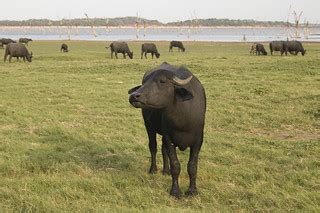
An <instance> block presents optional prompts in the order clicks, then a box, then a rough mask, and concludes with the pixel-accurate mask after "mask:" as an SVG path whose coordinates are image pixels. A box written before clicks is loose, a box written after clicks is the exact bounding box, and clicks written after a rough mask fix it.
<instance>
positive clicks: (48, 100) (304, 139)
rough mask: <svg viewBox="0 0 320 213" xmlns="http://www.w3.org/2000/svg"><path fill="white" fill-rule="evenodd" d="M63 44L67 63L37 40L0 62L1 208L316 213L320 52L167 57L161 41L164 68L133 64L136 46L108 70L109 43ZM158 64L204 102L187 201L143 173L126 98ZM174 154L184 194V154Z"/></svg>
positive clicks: (198, 52)
mask: <svg viewBox="0 0 320 213" xmlns="http://www.w3.org/2000/svg"><path fill="white" fill-rule="evenodd" d="M67 43H68V44H69V48H70V50H71V51H70V53H68V54H63V53H59V49H60V44H61V42H56V41H52V42H51V41H41V42H40V41H36V42H33V43H30V45H29V49H30V50H32V51H33V54H34V58H33V62H32V63H23V62H16V60H15V59H13V63H11V64H9V63H3V62H0V209H15V210H40V211H45V210H55V211H58V210H74V211H75V210H106V209H110V210H119V211H120V210H130V211H131V210H136V211H138V210H154V211H159V210H160V211H161V210H163V211H167V210H172V211H173V210H175V209H179V210H190V211H191V210H237V211H239V210H266V211H269V210H279V209H285V210H299V209H301V210H314V211H320V205H319V203H320V155H319V153H320V120H319V118H320V86H319V85H320V60H319V59H320V44H305V48H306V49H307V54H306V56H304V57H302V56H300V55H299V56H288V57H280V56H278V55H277V56H266V57H257V56H250V55H249V50H250V44H245V43H242V44H231V43H230V44H227V43H186V49H187V51H186V52H185V53H178V52H174V53H171V54H169V53H168V43H167V42H159V43H157V44H158V49H159V51H160V53H161V57H160V59H157V60H151V59H148V60H141V59H140V45H141V43H138V42H136V43H135V42H133V43H129V46H130V47H132V49H133V51H134V59H133V60H129V59H127V60H122V59H118V60H116V59H113V60H112V59H110V53H109V52H107V51H106V50H105V48H104V46H105V45H106V43H105V42H80V41H79V42H77V41H74V42H67ZM3 53H4V50H1V49H0V55H3ZM120 58H122V56H121V55H120ZM163 61H167V62H169V63H172V64H177V65H185V66H187V67H188V68H189V69H190V70H191V71H192V72H193V73H194V74H195V75H196V76H197V77H198V78H199V79H200V80H201V81H202V83H203V84H204V87H205V89H206V93H207V106H208V107H207V114H206V126H205V139H204V144H203V147H202V151H201V153H200V160H199V170H198V171H199V172H198V188H199V195H198V196H196V197H194V198H186V197H184V198H182V199H181V200H175V199H173V198H172V197H170V196H169V189H170V186H171V178H170V177H168V176H162V175H161V174H160V173H158V174H156V175H148V174H147V171H148V168H149V161H150V154H149V150H148V145H147V135H146V132H145V129H144V125H143V120H142V117H141V113H140V110H137V109H134V108H133V107H130V105H129V103H128V100H127V99H128V95H127V91H128V89H130V88H131V87H133V86H136V85H138V84H140V82H141V78H142V76H143V74H144V72H145V71H147V70H148V69H150V68H152V67H154V66H156V65H158V64H160V63H162V62H163ZM158 141H159V144H160V140H158ZM158 147H159V149H158V150H159V151H160V146H159V145H158ZM159 151H158V162H159V163H158V167H159V168H160V167H161V165H162V162H161V155H160V153H161V151H160V152H159ZM178 154H179V159H180V161H181V163H182V164H181V165H182V172H181V176H180V185H181V188H182V190H183V191H186V190H187V187H188V175H187V171H186V166H187V159H188V155H189V152H179V153H178Z"/></svg>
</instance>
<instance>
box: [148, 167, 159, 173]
mask: <svg viewBox="0 0 320 213" xmlns="http://www.w3.org/2000/svg"><path fill="white" fill-rule="evenodd" d="M157 171H158V168H157V167H156V166H155V167H150V169H149V174H155V173H157Z"/></svg>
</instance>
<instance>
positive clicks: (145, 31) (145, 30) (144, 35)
mask: <svg viewBox="0 0 320 213" xmlns="http://www.w3.org/2000/svg"><path fill="white" fill-rule="evenodd" d="M146 33H147V23H146V20H143V37H146Z"/></svg>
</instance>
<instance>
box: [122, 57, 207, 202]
mask: <svg viewBox="0 0 320 213" xmlns="http://www.w3.org/2000/svg"><path fill="white" fill-rule="evenodd" d="M128 93H129V95H130V96H129V102H130V104H131V105H132V106H134V107H136V108H142V115H143V119H144V123H145V127H146V130H147V133H148V137H149V149H150V152H151V167H150V170H149V173H155V172H156V171H157V166H156V153H157V141H156V134H157V133H158V134H160V135H162V155H163V174H168V173H169V165H168V157H169V161H170V173H171V176H172V187H171V191H170V194H171V195H172V196H175V197H180V195H181V192H180V188H179V184H178V178H179V174H180V162H179V160H178V158H177V153H176V147H178V148H179V149H180V150H186V149H187V148H188V147H190V157H189V162H188V174H189V179H190V185H189V189H188V191H187V194H188V195H195V194H197V187H196V176H197V168H198V157H199V152H200V148H201V145H202V142H203V128H204V122H205V112H206V95H205V90H204V88H203V86H202V84H201V83H200V81H199V80H198V79H197V78H196V77H195V76H194V75H193V74H192V73H191V72H190V71H189V70H187V69H186V68H184V67H174V66H172V65H170V64H168V63H163V64H162V65H160V66H159V67H156V68H154V69H152V70H150V71H148V72H146V73H145V74H144V76H143V79H142V85H141V86H137V87H134V88H132V89H130V90H129V92H128Z"/></svg>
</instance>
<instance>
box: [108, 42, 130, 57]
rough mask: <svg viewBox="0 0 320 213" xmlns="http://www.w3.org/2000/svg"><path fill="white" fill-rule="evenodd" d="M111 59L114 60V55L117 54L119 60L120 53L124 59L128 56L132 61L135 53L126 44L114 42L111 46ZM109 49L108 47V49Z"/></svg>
mask: <svg viewBox="0 0 320 213" xmlns="http://www.w3.org/2000/svg"><path fill="white" fill-rule="evenodd" d="M109 47H110V49H111V58H113V53H115V56H116V58H118V53H122V54H123V58H126V54H127V55H128V56H129V58H130V59H132V58H133V52H131V51H130V49H129V46H128V44H127V43H126V42H119V41H114V42H112V43H111V44H110V46H109ZM109 47H106V48H107V49H108V48H109Z"/></svg>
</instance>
